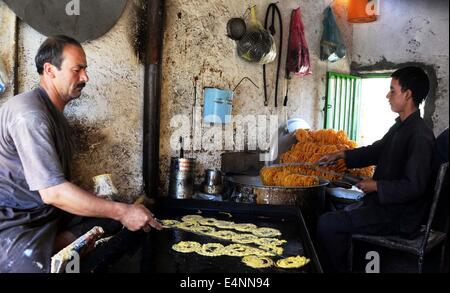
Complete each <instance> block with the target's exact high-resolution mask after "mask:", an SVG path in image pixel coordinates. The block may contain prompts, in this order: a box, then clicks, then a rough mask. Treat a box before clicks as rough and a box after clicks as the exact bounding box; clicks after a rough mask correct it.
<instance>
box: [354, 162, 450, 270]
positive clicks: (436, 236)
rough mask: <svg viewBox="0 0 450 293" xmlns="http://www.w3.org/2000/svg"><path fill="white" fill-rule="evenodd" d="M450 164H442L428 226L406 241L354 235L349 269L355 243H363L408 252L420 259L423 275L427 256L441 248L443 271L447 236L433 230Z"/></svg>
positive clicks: (388, 237)
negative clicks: (432, 226) (435, 249)
mask: <svg viewBox="0 0 450 293" xmlns="http://www.w3.org/2000/svg"><path fill="white" fill-rule="evenodd" d="M447 168H448V163H443V164H441V166H440V168H439V172H438V177H437V179H436V184H435V187H434V195H433V201H432V204H431V208H430V214H429V216H428V220H427V224H426V226H422V227H421V230H420V233H418V236H416V237H415V238H414V239H404V238H401V237H399V236H374V235H365V234H353V235H352V239H351V248H350V252H349V256H348V262H349V268H350V271H352V266H353V241H354V240H358V241H363V242H366V243H370V244H375V245H379V246H382V247H386V248H389V249H392V250H397V251H402V252H407V253H410V254H413V255H415V256H417V257H418V272H419V273H422V269H423V261H424V257H425V254H427V253H428V252H430V251H431V250H433V249H434V248H436V247H438V246H439V245H441V246H442V248H441V259H440V271H442V269H443V265H444V256H445V247H446V245H445V241H446V238H447V234H446V233H443V232H439V231H434V230H432V229H431V224H432V222H433V218H434V215H435V213H436V208H437V204H438V201H439V197H440V195H441V193H442V192H441V190H442V185H443V183H444V180H445V178H446V173H447Z"/></svg>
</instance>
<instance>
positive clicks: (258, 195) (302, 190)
mask: <svg viewBox="0 0 450 293" xmlns="http://www.w3.org/2000/svg"><path fill="white" fill-rule="evenodd" d="M227 179H228V181H229V182H230V183H231V185H232V186H233V188H234V190H233V194H234V195H236V194H237V195H240V196H241V197H243V198H247V199H250V200H248V201H250V202H254V203H256V204H270V205H291V206H297V207H299V208H300V210H301V211H302V213H303V216H304V217H305V221H306V222H307V225H308V226H309V227H311V226H314V225H315V222H316V221H317V218H318V216H320V215H321V214H322V213H323V212H324V210H325V191H326V186H327V185H328V184H329V183H330V182H329V181H328V180H326V179H322V178H321V179H320V182H319V184H318V185H315V186H309V187H283V186H264V184H263V183H262V182H261V179H260V177H259V176H245V175H240V176H229V177H227Z"/></svg>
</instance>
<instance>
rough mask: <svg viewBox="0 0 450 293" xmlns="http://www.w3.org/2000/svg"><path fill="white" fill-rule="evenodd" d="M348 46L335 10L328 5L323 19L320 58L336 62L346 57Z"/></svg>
mask: <svg viewBox="0 0 450 293" xmlns="http://www.w3.org/2000/svg"><path fill="white" fill-rule="evenodd" d="M346 53H347V48H346V47H345V44H344V42H343V41H342V38H341V33H340V31H339V27H338V25H337V23H336V19H335V17H334V14H333V11H332V10H331V7H330V6H328V7H327V8H326V9H325V17H324V19H323V34H322V39H321V40H320V60H322V61H326V60H327V61H330V62H336V61H338V60H340V59H342V58H344V57H345V54H346Z"/></svg>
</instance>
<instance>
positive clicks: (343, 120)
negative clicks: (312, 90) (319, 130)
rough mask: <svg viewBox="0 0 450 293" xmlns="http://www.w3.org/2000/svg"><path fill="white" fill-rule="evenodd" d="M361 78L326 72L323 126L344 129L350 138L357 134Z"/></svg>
mask: <svg viewBox="0 0 450 293" xmlns="http://www.w3.org/2000/svg"><path fill="white" fill-rule="evenodd" d="M361 80H362V78H361V77H359V76H355V75H350V74H343V73H337V72H331V71H330V72H327V89H326V96H325V108H324V112H325V116H324V118H325V119H324V128H325V129H330V128H331V129H335V130H344V131H345V132H346V133H347V136H348V137H349V138H350V139H351V140H356V139H357V137H358V134H359V116H360V115H359V114H360V105H361Z"/></svg>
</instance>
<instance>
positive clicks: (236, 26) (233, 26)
mask: <svg viewBox="0 0 450 293" xmlns="http://www.w3.org/2000/svg"><path fill="white" fill-rule="evenodd" d="M246 31H247V25H246V24H245V21H244V20H243V19H242V18H237V17H235V18H231V19H230V20H229V21H228V23H227V36H228V37H229V38H230V39H232V40H235V41H238V40H240V39H242V37H243V36H244V34H245V32H246Z"/></svg>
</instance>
